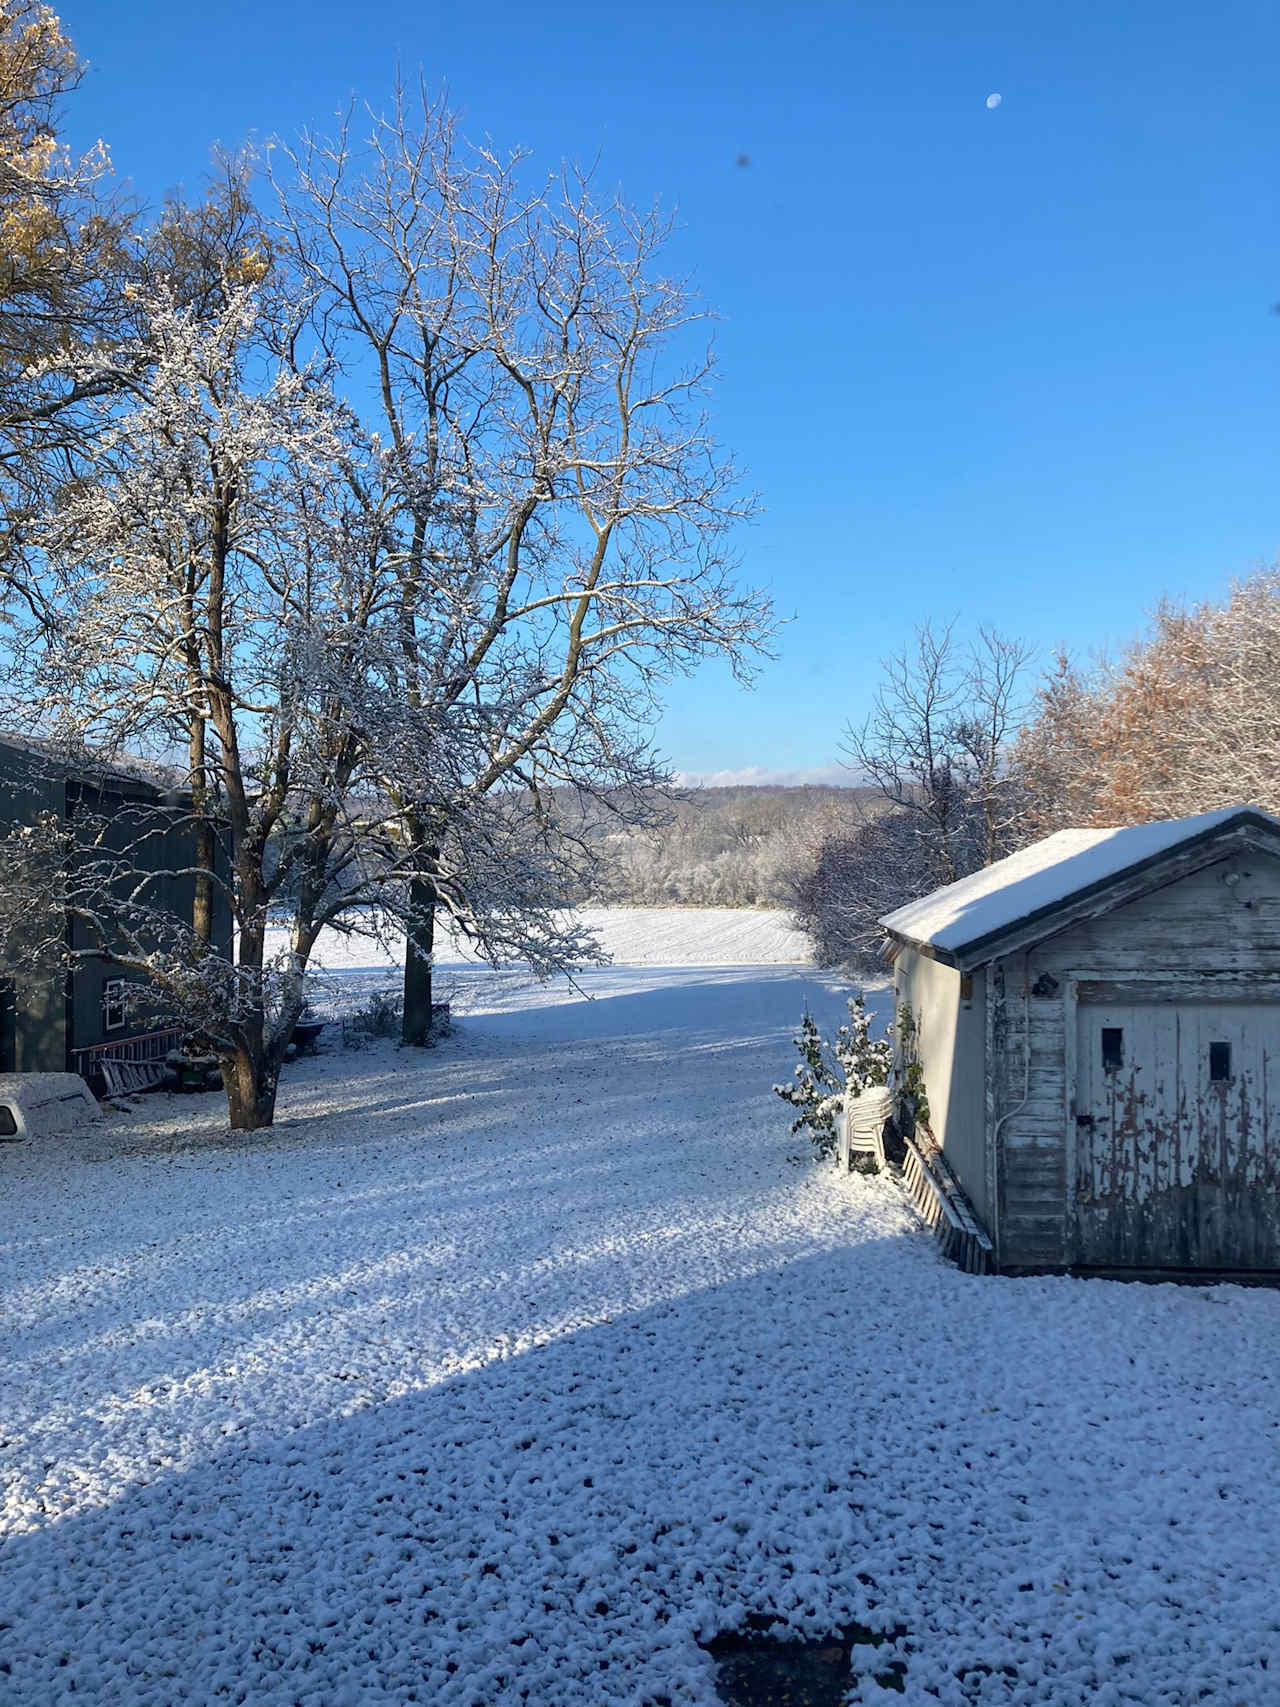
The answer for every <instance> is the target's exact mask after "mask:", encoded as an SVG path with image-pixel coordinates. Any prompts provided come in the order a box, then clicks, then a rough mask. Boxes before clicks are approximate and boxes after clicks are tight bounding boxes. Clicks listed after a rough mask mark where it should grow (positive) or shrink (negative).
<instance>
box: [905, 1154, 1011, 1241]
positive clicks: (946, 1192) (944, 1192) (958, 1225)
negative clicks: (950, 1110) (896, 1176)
mask: <svg viewBox="0 0 1280 1707" xmlns="http://www.w3.org/2000/svg"><path fill="white" fill-rule="evenodd" d="M903 1142H904V1144H905V1146H906V1152H907V1153H906V1159H905V1160H904V1162H903V1164H902V1183H903V1185H904V1186H905V1187H906V1189H907V1195H908V1196H909V1197H910V1199H911V1201H912V1203H913V1204H914V1206H915V1208H916V1211H917V1213H918V1214H919V1216H920V1218H921V1220H922V1221H923V1222H924V1224H925V1226H926V1227H930V1228H932V1230H933V1234H934V1237H935V1238H936V1239H937V1241H938V1244H939V1245H940V1246H941V1248H942V1254H943V1256H944V1257H946V1258H947V1260H948V1261H949V1262H953V1263H955V1264H956V1266H957V1268H962V1269H963V1270H964V1272H965V1273H966V1274H991V1273H993V1272H994V1270H995V1249H994V1247H993V1245H992V1243H991V1240H990V1239H989V1238H988V1237H987V1235H986V1234H985V1233H984V1232H983V1230H982V1228H981V1227H980V1226H979V1225H978V1223H977V1220H976V1219H975V1218H974V1213H973V1210H972V1208H971V1207H970V1205H969V1200H968V1198H967V1197H966V1196H965V1194H964V1190H963V1188H962V1186H961V1184H960V1181H959V1180H958V1179H957V1178H956V1176H955V1174H954V1173H953V1172H952V1171H951V1164H950V1163H949V1162H948V1161H947V1158H946V1157H945V1156H944V1155H943V1153H942V1151H941V1150H940V1149H939V1148H938V1146H937V1145H936V1144H935V1143H934V1141H933V1138H932V1136H931V1135H930V1134H929V1133H928V1132H927V1131H925V1130H924V1129H923V1128H917V1130H916V1134H915V1136H914V1137H913V1138H906V1139H904V1140H903Z"/></svg>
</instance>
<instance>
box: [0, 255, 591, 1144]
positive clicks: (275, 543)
mask: <svg viewBox="0 0 1280 1707" xmlns="http://www.w3.org/2000/svg"><path fill="white" fill-rule="evenodd" d="M139 312H140V314H142V316H143V318H145V321H146V350H145V359H141V358H140V359H139V360H138V361H137V362H136V363H135V364H134V372H135V378H134V381H133V385H132V394H131V397H130V401H129V402H128V403H127V404H121V403H118V402H113V401H111V400H110V399H108V398H106V397H105V396H104V397H102V398H100V400H99V403H98V411H99V413H98V421H97V427H98V434H97V453H98V454H97V467H96V472H95V476H94V479H93V480H92V481H85V482H82V483H79V484H78V485H76V486H74V487H72V488H70V489H68V490H67V491H66V492H65V493H64V494H63V498H62V502H61V503H60V505H59V506H58V507H57V509H56V510H55V511H54V512H53V513H52V514H51V515H49V516H48V517H47V518H46V519H45V521H44V523H43V525H42V529H41V532H40V535H39V541H38V543H39V545H40V548H41V553H42V562H43V564H44V570H43V574H44V580H45V592H46V595H47V596H46V599H45V605H46V609H47V611H49V612H52V613H54V616H55V618H56V620H53V621H49V620H47V619H46V620H44V621H42V622H41V623H39V624H33V625H32V628H31V631H30V633H29V635H28V645H27V648H26V649H25V651H11V658H12V662H13V665H14V669H13V673H12V674H11V677H10V681H9V684H8V689H7V692H6V696H5V697H6V701H7V703H6V705H5V708H4V709H5V711H6V714H7V720H8V721H10V722H11V723H14V722H21V721H24V720H25V721H26V722H27V723H28V725H29V726H32V727H34V728H36V729H39V730H42V731H44V732H46V733H47V732H51V731H52V732H54V733H56V734H57V735H58V736H59V737H60V738H61V740H62V741H63V742H64V743H71V744H73V745H74V746H75V747H76V748H77V749H86V750H88V751H90V752H93V753H95V754H105V755H110V756H115V755H119V754H126V755H130V754H144V755H145V754H147V753H150V754H151V755H153V757H154V758H155V759H157V760H167V761H170V762H172V761H176V768H177V777H178V780H179V782H180V783H183V784H185V785H186V786H187V787H188V788H189V789H190V790H191V796H192V798H191V802H190V804H189V805H183V806H178V807H175V808H174V814H176V815H177V816H178V817H180V818H181V817H185V816H189V815H190V814H192V813H194V816H195V818H196V820H197V825H198V829H199V830H200V832H201V835H203V834H207V835H208V836H209V837H213V838H217V839H218V840H220V841H221V842H222V845H223V848H224V850H225V862H224V861H222V860H218V859H213V858H211V857H209V853H208V849H207V847H202V846H201V840H200V837H199V836H198V837H197V842H196V847H195V851H194V852H193V851H192V850H191V848H190V846H189V844H187V843H183V842H182V841H181V839H180V838H179V839H176V840H171V841H170V842H168V843H165V844H164V849H162V850H161V852H162V854H163V855H164V857H158V856H157V842H156V838H157V837H160V838H161V840H162V841H163V838H164V837H166V836H168V835H169V832H170V830H171V828H173V826H172V825H171V824H170V823H169V822H168V820H167V819H166V817H165V815H164V814H160V815H159V819H158V818H157V814H156V812H154V811H153V810H150V809H148V810H147V811H146V812H143V813H139V814H136V815H134V817H133V818H132V819H130V820H129V821H127V822H126V816H127V815H125V816H122V815H120V814H116V815H115V816H114V817H100V818H99V819H97V820H95V819H93V818H92V817H90V816H85V817H82V818H80V819H79V820H78V821H77V824H76V826H75V833H74V836H73V837H72V838H70V840H69V841H68V845H67V848H66V850H65V857H64V859H63V860H62V861H61V868H62V871H63V896H64V904H65V909H66V911H67V913H68V914H70V916H71V917H72V918H73V919H74V920H75V922H76V926H77V933H78V940H79V941H80V942H81V943H82V945H83V946H81V947H79V948H73V949H72V950H71V952H72V953H73V954H91V955H93V956H95V957H99V958H103V959H106V960H108V961H109V962H111V963H112V964H115V965H119V966H121V967H122V968H125V969H127V970H128V971H131V972H132V973H134V974H135V975H136V976H137V977H138V978H139V979H141V980H144V981H145V982H146V983H147V985H148V986H149V988H150V991H151V992H152V996H151V999H152V1001H153V1002H155V1003H159V1004H160V1005H161V1006H163V1008H164V1009H165V1011H166V1012H167V1013H168V1014H169V1015H171V1016H172V1017H174V1018H176V1019H177V1020H178V1021H179V1022H180V1023H182V1024H184V1025H185V1026H187V1027H188V1029H190V1030H191V1031H192V1032H194V1033H195V1034H197V1035H198V1036H200V1037H202V1038H203V1039H204V1040H205V1041H206V1042H207V1044H208V1045H209V1046H210V1047H211V1048H212V1049H213V1050H215V1051H216V1053H217V1054H218V1056H219V1058H220V1061H221V1063H222V1067H223V1074H224V1080H225V1083H226V1087H227V1095H228V1104H229V1111H230V1117H231V1123H232V1125H233V1126H237V1127H255V1126H260V1125H264V1124H268V1123H269V1122H270V1121H271V1119H272V1116H273V1112H274V1106H275V1096H276V1087H277V1082H278V1075H279V1071H280V1066H281V1064H282V1062H283V1060H284V1056H285V1051H286V1049H287V1047H288V1043H289V1039H290V1037H291V1034H292V1031H293V1027H294V1025H295V1024H296V1022H297V1018H298V1015H299V1013H300V1011H301V1008H302V1004H303V1000H304V997H303V975H304V972H305V968H306V964H307V960H308V957H309V955H310V953H311V950H312V948H313V946H314V943H315V940H316V938H317V936H318V934H319V932H320V930H321V929H322V928H323V927H324V926H325V925H326V924H327V923H330V922H332V921H333V920H334V919H336V918H338V917H339V916H340V915H341V914H342V913H343V912H344V910H345V909H347V908H348V907H349V906H350V905H351V904H352V903H353V902H355V903H357V904H358V903H360V902H361V901H365V902H372V901H376V900H378V899H380V898H382V897H383V896H384V895H385V894H387V893H394V892H397V891H398V890H402V889H403V888H404V887H405V886H407V885H412V883H413V882H414V881H416V880H417V878H418V877H419V875H420V871H421V868H420V867H419V866H417V865H415V864H414V850H413V843H412V838H411V837H410V836H409V835H407V834H406V828H405V819H404V814H403V812H402V811H401V810H400V809H399V808H398V807H397V806H396V804H395V803H394V802H393V801H391V800H390V799H389V797H388V796H387V794H386V792H385V790H380V789H379V788H378V786H377V783H378V777H379V775H380V772H381V769H382V768H383V767H384V766H385V767H388V768H391V769H393V770H394V771H395V774H397V775H398V776H402V777H412V778H414V779H415V781H421V779H420V778H419V776H418V773H417V772H416V771H415V770H414V766H415V764H416V762H417V761H416V755H417V754H418V753H419V752H420V751H422V750H425V749H426V748H427V747H428V746H429V745H430V743H431V741H432V740H434V739H436V738H437V736H438V734H439V722H440V718H439V714H438V710H437V711H436V712H435V713H434V714H431V713H428V712H424V711H423V709H422V708H420V707H415V706H411V705H406V704H405V702H404V700H403V697H402V695H401V693H400V691H399V690H400V685H401V684H400V678H399V675H398V669H397V665H396V662H395V648H396V646H397V644H398V627H397V621H398V612H399V605H398V599H397V590H398V582H397V580H396V578H395V575H394V573H393V572H391V571H390V570H389V569H388V567H387V566H388V564H390V563H394V562H396V561H397V552H396V550H395V548H394V531H393V530H392V529H391V528H390V526H389V524H388V523H387V521H386V518H385V516H384V515H382V514H381V512H380V510H379V507H378V505H377V503H376V502H374V501H373V499H372V496H371V494H372V493H373V492H374V491H375V489H376V482H377V480H378V478H379V470H380V463H379V459H378V457H377V456H376V454H373V453H372V452H371V450H370V447H369V446H368V444H367V443H366V442H365V441H364V440H363V438H362V437H361V435H360V433H359V431H358V429H357V428H356V426H355V423H354V422H353V421H352V419H351V417H350V414H349V412H348V411H346V410H344V409H343V408H342V407H341V406H340V405H339V404H338V403H337V402H336V400H335V399H334V397H333V395H332V393H331V392H330V391H329V389H328V388H327V387H326V386H325V385H324V384H322V383H321V382H320V381H319V380H318V379H317V378H316V376H315V375H314V374H311V373H308V372H306V371H299V370H298V369H297V368H296V367H294V366H293V365H292V363H291V361H290V360H289V359H288V356H287V352H288V351H289V349H290V348H291V338H290V336H289V333H290V331H291V328H290V326H289V325H287V324H286V325H283V326H281V325H273V324H271V323H270V322H269V321H264V305H263V301H262V298H261V293H260V291H259V289H258V287H257V286H255V285H237V284H234V283H232V282H230V281H228V282H227V284H226V287H225V289H224V291H223V292H222V300H221V303H220V304H219V305H217V306H216V307H215V308H214V309H212V310H210V311H208V312H206V313H197V312H196V311H195V310H194V309H193V308H192V307H190V306H186V307H180V306H178V305H176V304H175V302H174V301H173V299H172V297H171V296H170V295H168V294H167V293H166V292H165V291H164V290H163V289H161V290H159V292H158V294H157V295H156V296H155V297H154V298H153V299H151V300H150V301H149V302H148V303H146V304H144V305H141V306H140V308H139ZM282 352H284V353H282ZM110 359H113V360H114V356H113V357H112V358H110ZM354 489H359V490H361V491H362V493H363V494H364V500H363V501H362V502H361V503H359V504H356V503H353V502H352V499H351V494H352V491H353V490H354ZM467 738H468V731H467V730H466V729H465V728H463V729H459V730H455V731H451V733H450V739H449V741H448V742H447V747H448V750H449V751H450V752H451V753H452V754H455V755H460V754H462V753H463V752H465V751H466V741H467ZM374 753H376V754H377V764H376V765H375V764H374V763H373V762H372V755H373V754H374ZM471 760H472V762H474V753H473V754H472V755H471ZM452 786H454V784H453V779H452V777H451V776H450V775H448V774H443V773H440V772H437V773H436V774H435V775H434V776H433V778H432V788H433V793H432V795H431V796H430V799H431V802H432V804H433V805H435V804H437V803H438V802H439V801H440V799H441V798H442V796H443V794H444V792H445V791H446V790H448V789H449V788H450V787H452ZM424 792H425V790H424ZM447 816H448V818H449V820H450V822H457V821H458V819H459V817H460V812H459V811H458V809H457V808H456V806H455V807H454V808H453V809H451V810H450V811H449V812H448V814H447ZM162 820H163V821H162ZM470 829H471V832H472V834H471V838H470V845H469V848H468V852H467V856H466V858H467V869H468V873H469V885H470V887H471V889H472V890H473V891H477V892H478V894H479V901H478V902H477V906H478V908H482V909H487V913H488V914H489V915H495V914H500V915H501V916H502V922H500V923H498V924H497V925H495V931H497V932H499V933H500V932H501V931H502V930H504V929H505V931H506V938H507V940H508V941H509V942H510V941H511V940H513V939H518V941H519V944H520V947H521V949H522V951H523V953H524V955H525V957H526V958H528V959H530V960H531V961H533V963H534V964H541V965H543V966H547V965H559V964H564V963H566V962H567V961H569V962H577V961H580V959H581V957H582V955H583V953H584V952H588V951H589V944H587V943H585V942H584V941H583V938H582V934H581V933H580V932H578V931H576V930H575V929H574V928H573V927H572V925H566V924H565V923H564V922H563V921H561V920H559V919H558V918H556V917H555V916H554V915H553V912H552V905H553V901H554V890H553V889H552V888H551V886H550V885H549V884H548V882H547V862H546V861H545V860H542V859H541V858H540V849H539V847H538V845H537V842H536V840H535V839H533V838H530V837H529V835H528V834H527V828H526V825H525V824H524V823H523V822H522V821H521V820H520V819H519V818H518V817H516V816H514V815H510V816H509V817H508V820H507V821H505V822H502V823H498V824H495V823H494V822H493V821H490V822H489V823H487V824H477V823H476V822H475V821H474V820H473V821H472V823H471V824H470ZM169 849H172V850H176V852H166V851H165V850H169ZM175 858H176V859H177V860H178V863H177V864H175V863H174V859H175ZM441 858H442V859H443V860H445V861H446V862H447V861H450V860H453V862H454V864H455V865H456V864H458V863H459V862H458V860H457V857H456V856H455V855H454V853H453V851H452V850H451V849H450V848H449V847H447V846H446V847H443V848H442V849H441ZM224 863H225V868H226V875H225V877H224V876H223V875H222V871H223V868H224ZM190 883H194V884H195V887H196V895H197V900H196V908H195V913H194V916H183V915H182V914H181V913H180V912H179V911H176V910H175V908H174V906H173V901H172V896H173V894H174V893H175V892H176V891H177V890H179V889H181V888H183V887H184V886H185V885H188V884H190ZM218 883H221V884H222V885H223V888H224V891H225V895H226V900H227V903H228V905H229V907H230V910H231V914H232V917H233V919H234V924H235V936H236V947H235V953H234V958H233V959H230V960H229V959H228V958H227V957H226V955H225V954H224V953H223V952H222V951H221V950H220V949H219V947H218V945H217V943H216V942H214V941H213V940H212V938H211V933H210V931H209V928H208V924H209V913H210V911H211V894H210V891H211V888H212V886H213V885H214V884H218ZM486 886H487V887H486ZM549 894H550V897H551V899H548V895H549ZM286 901H287V913H286V916H287V918H288V922H289V945H288V948H287V950H286V951H285V952H284V953H283V954H281V955H280V956H277V957H276V958H275V959H271V958H269V957H268V955H267V952H266V938H267V927H268V917H269V912H270V910H271V909H272V908H273V907H274V906H282V907H283V906H284V905H285V903H286ZM31 946H32V953H33V954H35V955H37V956H38V955H39V954H42V953H43V952H44V951H45V950H46V949H47V947H48V944H47V943H45V944H43V945H42V944H40V943H34V944H32V945H31Z"/></svg>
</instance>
